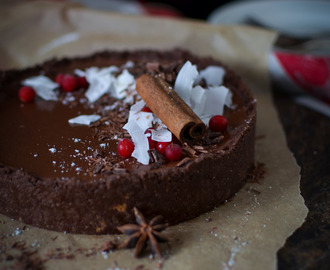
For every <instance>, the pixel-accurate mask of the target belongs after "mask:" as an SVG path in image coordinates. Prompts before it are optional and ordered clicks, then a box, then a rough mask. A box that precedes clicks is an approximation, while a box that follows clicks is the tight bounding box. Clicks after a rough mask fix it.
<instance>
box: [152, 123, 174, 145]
mask: <svg viewBox="0 0 330 270" xmlns="http://www.w3.org/2000/svg"><path fill="white" fill-rule="evenodd" d="M151 139H152V140H154V141H157V142H170V141H172V132H171V131H169V130H168V128H167V127H166V126H165V125H164V124H162V125H159V126H158V127H157V128H156V129H152V130H151Z"/></svg>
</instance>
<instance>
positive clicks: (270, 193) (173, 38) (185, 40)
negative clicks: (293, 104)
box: [0, 1, 307, 270]
mask: <svg viewBox="0 0 330 270" xmlns="http://www.w3.org/2000/svg"><path fill="white" fill-rule="evenodd" d="M15 2H17V1H15ZM5 6H6V7H5ZM0 15H1V16H0V18H1V19H0V20H1V23H0V36H1V39H0V57H1V59H0V60H1V61H0V65H1V68H2V69H5V68H14V67H15V68H21V67H26V66H30V65H33V64H36V63H40V62H42V61H44V60H47V59H49V58H52V57H54V56H57V57H62V56H76V55H86V54H89V53H92V52H96V51H99V50H103V49H106V48H109V49H133V48H156V49H160V50H161V49H164V48H166V49H169V48H173V47H181V48H185V49H188V50H190V51H192V52H193V53H195V54H198V55H209V56H213V57H216V58H219V59H221V60H222V61H224V62H225V63H226V64H228V65H229V66H230V67H231V68H233V69H235V71H236V72H237V73H238V74H240V75H241V76H242V77H243V79H244V80H245V81H246V83H247V84H248V85H249V87H250V88H251V90H252V91H253V92H254V94H255V96H256V98H257V102H258V103H257V104H258V121H257V140H256V161H258V162H261V163H264V164H265V167H266V170H267V173H266V176H265V178H264V179H263V180H262V183H260V184H259V183H248V184H246V186H245V187H244V188H243V189H242V190H241V191H240V192H238V194H237V195H236V196H234V197H233V198H232V199H231V200H229V201H228V202H226V203H225V204H224V205H222V206H220V207H217V208H216V209H214V211H211V212H209V213H206V214H204V215H202V216H200V217H198V218H196V219H194V220H191V221H189V222H185V223H182V224H179V225H177V226H173V227H170V228H168V229H167V230H166V231H165V234H166V235H167V236H169V237H170V238H171V241H170V243H169V245H167V244H164V245H162V246H161V249H162V250H163V253H164V254H165V259H164V260H161V261H160V260H156V259H153V258H152V257H151V256H148V254H149V253H150V251H147V252H146V256H144V257H143V258H142V259H135V258H134V256H133V250H123V251H114V252H110V253H102V252H101V251H100V250H101V246H102V244H103V243H104V242H105V241H108V240H113V241H115V240H118V241H122V240H123V239H124V236H121V235H118V236H117V235H112V236H110V235H105V236H87V235H73V234H65V233H57V232H51V231H46V230H42V229H37V228H34V227H32V226H27V225H24V224H22V223H20V222H18V221H13V220H11V219H9V218H7V217H5V216H0V231H1V236H0V241H1V245H0V261H1V265H2V268H6V267H8V266H10V265H16V266H17V265H24V263H23V262H26V261H29V262H30V263H31V264H32V265H33V266H40V267H41V268H45V269H61V268H62V269H155V268H162V269H263V270H264V269H275V268H276V252H277V250H278V249H279V248H280V247H281V246H282V245H283V244H284V243H285V240H286V238H287V237H288V236H290V235H291V234H292V233H293V232H294V231H295V229H296V228H298V227H299V226H300V225H301V224H302V222H303V221H304V218H305V217H306V215H307V209H306V207H305V205H304V201H303V198H302V197H301V196H300V190H299V181H300V175H299V170H300V169H299V167H298V166H297V165H296V162H295V160H294V158H293V156H292V154H291V153H290V151H289V150H288V148H287V146H286V141H285V137H284V133H283V130H282V128H281V126H280V123H279V120H278V118H277V115H276V111H275V110H274V107H273V104H272V101H271V96H270V90H269V88H270V86H269V77H268V72H267V54H268V52H269V50H270V49H271V45H272V42H273V41H274V39H275V37H276V34H275V33H273V32H266V31H261V30H257V29H254V28H249V27H243V26H211V25H207V24H206V23H203V22H200V21H191V20H173V19H160V18H150V17H139V16H124V15H119V14H110V13H107V12H102V11H93V10H89V9H86V8H84V7H82V6H79V5H76V4H70V3H54V2H45V1H42V2H39V1H32V2H31V1H27V2H20V1H18V3H15V5H9V6H8V5H4V3H2V7H1V11H0ZM31 199H33V198H31Z"/></svg>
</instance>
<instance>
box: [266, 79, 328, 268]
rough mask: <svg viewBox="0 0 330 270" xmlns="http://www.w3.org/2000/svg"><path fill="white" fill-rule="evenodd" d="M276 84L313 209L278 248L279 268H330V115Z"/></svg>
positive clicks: (275, 93) (290, 144) (278, 104)
mask: <svg viewBox="0 0 330 270" xmlns="http://www.w3.org/2000/svg"><path fill="white" fill-rule="evenodd" d="M272 88H273V100H274V103H275V107H276V108H277V111H278V114H279V118H280V120H281V123H282V125H283V128H284V130H285V134H286V138H287V144H288V147H289V148H290V150H291V151H292V152H293V154H294V157H295V158H296V160H297V163H298V165H299V166H300V167H301V193H302V196H303V197H304V199H305V204H306V206H307V207H308V209H309V213H308V216H307V218H306V221H305V222H304V224H303V225H302V226H301V227H300V228H299V229H297V230H296V231H295V233H294V234H293V235H292V236H291V237H289V238H288V239H287V241H286V243H285V246H284V247H283V248H281V249H280V250H279V251H278V253H277V258H278V269H280V270H282V269H285V270H286V269H299V270H300V269H304V270H305V269H306V270H307V269H318V270H320V269H330V118H328V117H326V116H324V115H322V114H319V113H317V112H315V111H312V110H310V109H307V108H305V107H303V106H300V105H298V104H296V103H295V102H293V101H292V100H291V98H290V97H289V96H288V95H287V94H285V93H283V92H282V91H280V90H281V89H280V88H279V87H278V86H276V85H273V87H272Z"/></svg>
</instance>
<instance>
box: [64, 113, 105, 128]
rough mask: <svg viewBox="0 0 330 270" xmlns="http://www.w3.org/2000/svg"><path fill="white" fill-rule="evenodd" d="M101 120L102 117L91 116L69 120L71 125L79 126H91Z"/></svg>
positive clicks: (80, 116)
mask: <svg viewBox="0 0 330 270" xmlns="http://www.w3.org/2000/svg"><path fill="white" fill-rule="evenodd" d="M100 119H101V116H100V115H97V114H91V115H79V116H77V117H75V118H71V119H69V121H68V122H69V123H70V124H77V125H87V126H88V125H90V124H91V123H93V122H96V121H98V120H100Z"/></svg>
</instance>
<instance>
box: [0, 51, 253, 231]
mask: <svg viewBox="0 0 330 270" xmlns="http://www.w3.org/2000/svg"><path fill="white" fill-rule="evenodd" d="M186 61H190V62H191V63H192V64H193V65H196V66H197V69H198V70H202V69H205V68H207V67H208V66H222V67H223V68H224V70H225V75H224V79H223V85H224V86H225V87H227V88H228V89H230V91H231V93H232V104H233V106H232V107H231V108H227V107H225V108H224V112H223V114H224V116H225V117H226V118H227V120H228V128H227V129H226V131H224V132H212V131H210V130H209V128H206V135H205V136H204V137H203V138H202V139H200V140H198V141H196V142H194V143H192V144H186V143H182V142H179V141H176V143H177V144H179V145H180V146H181V148H182V153H183V154H182V157H181V159H179V160H177V161H170V160H168V159H167V158H166V157H164V156H163V155H162V154H160V153H158V152H157V151H156V150H150V151H149V152H148V153H149V157H150V162H149V164H141V163H140V162H139V161H137V159H135V158H134V157H129V158H123V157H121V156H120V155H119V154H118V151H117V145H118V142H119V141H120V140H121V139H122V138H130V135H129V134H128V133H127V131H126V130H125V129H123V126H124V125H125V124H126V123H127V120H128V116H129V112H130V107H131V105H132V104H134V103H135V102H136V101H137V100H138V99H139V96H138V95H137V94H136V93H134V91H133V92H131V94H130V95H128V94H126V95H125V96H124V97H120V98H116V97H114V96H112V95H109V94H104V95H102V96H101V97H100V98H98V99H97V100H95V101H93V102H90V101H88V99H87V98H86V88H84V87H78V88H77V90H75V91H73V92H65V91H61V90H60V89H55V90H54V94H55V95H56V97H57V100H45V99H42V98H40V97H39V96H36V97H35V99H34V100H33V101H32V102H28V103H27V102H22V101H20V99H19V97H18V91H19V89H20V88H21V86H22V82H23V81H24V80H26V79H29V78H32V77H35V76H39V75H44V76H47V77H48V78H50V79H51V80H52V81H55V80H56V77H57V76H58V75H59V74H61V73H62V74H67V73H70V74H74V72H75V70H76V69H79V70H84V69H87V68H90V67H98V68H101V67H110V66H115V67H116V71H115V72H114V74H115V75H118V76H119V74H122V71H123V70H124V69H125V70H127V71H128V72H129V74H131V75H133V77H134V78H135V79H137V78H138V77H140V76H141V75H142V74H149V75H152V76H154V75H157V76H160V77H162V78H163V79H164V80H165V81H166V82H167V83H168V84H169V85H170V86H174V83H175V80H176V78H177V74H178V72H179V70H180V69H181V67H182V66H183V65H184V63H185V62H186ZM203 83H204V84H205V82H204V81H202V82H201V84H203ZM100 87H101V86H100ZM78 115H98V116H99V118H98V119H97V120H95V121H94V122H92V123H91V124H88V125H80V124H72V123H69V121H68V120H69V119H73V118H75V117H76V116H78ZM0 121H1V126H2V127H1V132H0V213H1V214H4V215H6V216H8V217H11V218H14V219H16V220H19V221H22V222H25V223H27V224H30V225H34V226H36V227H40V228H44V229H49V230H55V231H62V232H63V231H66V232H69V233H84V234H106V233H118V230H117V226H120V225H123V224H126V223H132V222H134V220H135V217H134V213H133V211H132V209H133V208H134V207H136V208H138V209H139V210H140V211H141V212H142V213H143V214H144V215H145V217H146V219H149V218H152V217H154V216H156V215H162V216H163V217H164V218H165V220H166V221H167V222H168V223H169V224H170V225H174V224H177V223H180V222H183V221H186V220H189V219H192V218H194V217H197V216H199V215H200V214H202V213H205V212H207V211H209V210H212V209H213V208H214V207H216V206H218V205H220V204H221V203H223V202H224V201H225V200H226V199H228V198H229V197H230V196H232V195H233V194H234V193H236V192H237V191H238V190H239V189H240V188H242V186H243V185H244V184H245V183H246V181H247V180H248V178H249V177H250V176H251V174H252V173H253V170H254V140H255V123H256V102H255V99H254V97H253V96H252V94H251V93H250V91H249V90H248V89H247V87H246V86H245V84H244V83H243V82H242V80H241V79H240V78H239V77H238V76H237V75H236V74H235V73H234V72H233V71H231V70H230V69H229V68H227V67H225V66H224V65H223V64H222V63H221V62H219V61H218V60H215V59H212V58H209V57H199V56H195V55H192V54H191V53H189V52H187V51H183V50H169V51H151V50H137V51H121V52H119V51H116V52H114V51H106V52H100V53H96V54H94V55H92V56H88V57H82V58H73V59H62V60H51V61H48V62H45V63H43V64H41V65H38V66H35V67H31V68H27V69H24V70H9V71H3V72H1V74H0ZM174 140H175V138H174Z"/></svg>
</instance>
